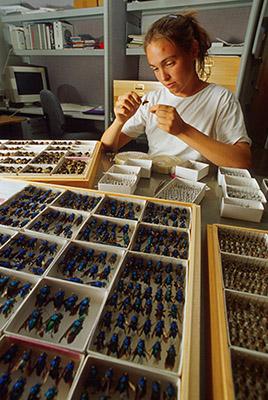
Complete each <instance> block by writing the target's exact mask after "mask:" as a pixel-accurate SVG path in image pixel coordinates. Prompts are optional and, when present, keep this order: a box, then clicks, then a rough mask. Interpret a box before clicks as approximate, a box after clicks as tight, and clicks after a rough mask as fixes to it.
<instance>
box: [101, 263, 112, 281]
mask: <svg viewBox="0 0 268 400" xmlns="http://www.w3.org/2000/svg"><path fill="white" fill-rule="evenodd" d="M110 272H111V267H110V265H106V266H105V267H104V269H103V271H102V272H100V273H99V275H98V278H99V279H106V280H107V279H108V277H109V275H110Z"/></svg>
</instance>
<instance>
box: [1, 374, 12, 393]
mask: <svg viewBox="0 0 268 400" xmlns="http://www.w3.org/2000/svg"><path fill="white" fill-rule="evenodd" d="M10 382H11V379H10V374H9V372H5V373H4V374H3V375H1V376H0V398H1V399H5V398H6V397H5V396H6V395H7V392H8V385H9V384H10Z"/></svg>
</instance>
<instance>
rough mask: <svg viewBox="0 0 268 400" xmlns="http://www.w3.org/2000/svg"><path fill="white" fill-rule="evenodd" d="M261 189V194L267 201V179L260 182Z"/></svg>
mask: <svg viewBox="0 0 268 400" xmlns="http://www.w3.org/2000/svg"><path fill="white" fill-rule="evenodd" d="M261 188H262V191H263V193H264V195H265V197H266V199H268V179H267V178H264V179H263V180H262V186H261Z"/></svg>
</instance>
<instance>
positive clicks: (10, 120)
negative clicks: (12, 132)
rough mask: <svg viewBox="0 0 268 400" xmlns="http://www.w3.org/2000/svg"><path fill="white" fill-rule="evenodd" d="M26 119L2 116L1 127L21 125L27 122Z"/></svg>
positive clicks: (0, 116) (0, 118)
mask: <svg viewBox="0 0 268 400" xmlns="http://www.w3.org/2000/svg"><path fill="white" fill-rule="evenodd" d="M25 120H26V118H25V117H17V116H15V115H14V116H10V115H0V127H1V126H3V125H16V124H20V123H21V122H23V121H25Z"/></svg>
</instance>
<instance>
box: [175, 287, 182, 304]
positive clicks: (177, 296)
mask: <svg viewBox="0 0 268 400" xmlns="http://www.w3.org/2000/svg"><path fill="white" fill-rule="evenodd" d="M176 300H177V301H178V302H179V303H182V302H183V290H182V288H178V290H177V293H176Z"/></svg>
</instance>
